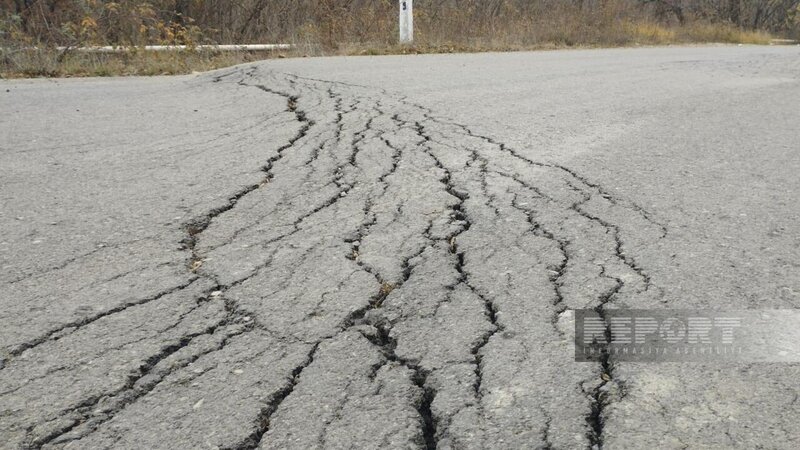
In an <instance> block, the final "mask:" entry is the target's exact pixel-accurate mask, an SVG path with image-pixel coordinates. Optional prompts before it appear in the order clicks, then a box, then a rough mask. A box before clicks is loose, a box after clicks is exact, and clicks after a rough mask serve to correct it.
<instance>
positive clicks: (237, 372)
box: [233, 369, 244, 375]
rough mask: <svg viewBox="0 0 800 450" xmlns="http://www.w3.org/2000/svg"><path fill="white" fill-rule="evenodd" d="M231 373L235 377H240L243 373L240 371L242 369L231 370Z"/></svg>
mask: <svg viewBox="0 0 800 450" xmlns="http://www.w3.org/2000/svg"><path fill="white" fill-rule="evenodd" d="M233 373H235V374H236V375H241V374H243V373H244V370H242V369H233Z"/></svg>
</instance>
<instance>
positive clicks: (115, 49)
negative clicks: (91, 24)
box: [56, 44, 294, 53]
mask: <svg viewBox="0 0 800 450" xmlns="http://www.w3.org/2000/svg"><path fill="white" fill-rule="evenodd" d="M293 47H294V45H292V44H243V45H145V46H143V47H121V46H111V45H106V46H95V47H56V49H57V50H58V51H76V52H85V53H125V52H131V51H139V50H145V51H151V52H168V51H180V50H214V51H252V50H286V49H290V48H293Z"/></svg>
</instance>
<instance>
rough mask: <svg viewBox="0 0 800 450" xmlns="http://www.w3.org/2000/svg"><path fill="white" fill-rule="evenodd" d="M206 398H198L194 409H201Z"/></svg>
mask: <svg viewBox="0 0 800 450" xmlns="http://www.w3.org/2000/svg"><path fill="white" fill-rule="evenodd" d="M205 400H206V399H204V398H201V399H200V400H198V402H197V403H195V404H194V406H192V409H200V407H201V406H203V402H204V401H205Z"/></svg>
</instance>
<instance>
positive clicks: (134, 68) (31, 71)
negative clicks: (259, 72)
mask: <svg viewBox="0 0 800 450" xmlns="http://www.w3.org/2000/svg"><path fill="white" fill-rule="evenodd" d="M278 56H283V55H282V54H278V53H275V52H270V51H267V52H214V51H175V52H145V51H138V52H136V51H134V52H129V53H80V52H70V53H68V54H62V53H61V52H58V51H55V50H22V51H18V52H16V53H15V54H13V55H9V56H7V57H5V58H3V55H2V54H0V78H31V77H105V76H128V75H143V76H149V75H178V74H186V73H192V72H202V71H207V70H213V69H218V68H221V67H228V66H232V65H236V64H241V63H246V62H250V61H257V60H261V59H266V58H271V57H278ZM3 59H4V60H3Z"/></svg>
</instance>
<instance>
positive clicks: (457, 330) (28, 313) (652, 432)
mask: <svg viewBox="0 0 800 450" xmlns="http://www.w3.org/2000/svg"><path fill="white" fill-rule="evenodd" d="M798 105H800V48H798V47H696V48H659V49H620V50H596V51H558V52H540V53H509V54H473V55H428V56H403V57H399V56H398V57H358V58H319V59H296V60H278V61H268V62H263V63H258V64H249V65H245V66H240V67H236V68H231V69H225V70H221V71H217V72H213V73H209V74H199V75H193V76H185V77H173V78H168V77H156V78H147V79H141V78H128V79H87V80H27V81H26V80H21V81H0V186H1V187H2V189H1V190H0V201H1V202H2V208H0V229H1V230H2V233H1V234H0V266H1V267H2V271H0V292H1V293H2V295H0V325H2V326H0V351H2V369H0V443H2V444H0V446H2V447H3V448H40V447H43V448H69V449H84V448H112V447H113V448H153V449H155V448H220V449H223V448H229V449H245V448H276V449H277V448H298V449H300V448H302V449H306V448H353V447H355V448H439V449H466V448H592V447H594V448H607V449H615V448H719V449H723V448H786V449H794V448H798V447H800V402H798V389H800V385H798V379H800V365H798V364H744V363H741V364H730V363H729V364H699V363H691V364H688V363H624V362H614V361H613V359H611V360H609V361H607V362H603V363H578V362H575V361H574V359H573V347H572V342H571V333H572V314H571V311H572V310H573V309H577V308H595V309H600V310H603V309H606V308H709V309H728V308H730V309H759V308H763V309H779V308H783V309H795V308H797V307H798V306H799V305H800V270H798V269H799V268H800V263H798V256H800V226H799V225H798V224H799V223H800V131H798V120H800V107H799V106H798Z"/></svg>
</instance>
